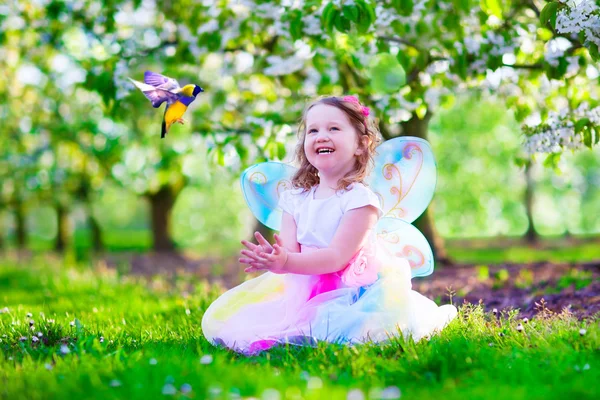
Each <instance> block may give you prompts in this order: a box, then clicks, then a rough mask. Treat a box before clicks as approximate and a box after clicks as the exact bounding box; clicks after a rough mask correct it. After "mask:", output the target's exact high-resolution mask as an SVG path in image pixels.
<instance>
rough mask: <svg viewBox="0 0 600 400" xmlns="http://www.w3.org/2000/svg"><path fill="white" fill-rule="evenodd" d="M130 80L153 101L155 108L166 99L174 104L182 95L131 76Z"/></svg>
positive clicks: (168, 102)
mask: <svg viewBox="0 0 600 400" xmlns="http://www.w3.org/2000/svg"><path fill="white" fill-rule="evenodd" d="M129 80H130V81H131V82H133V84H134V85H135V86H136V87H137V88H138V89H140V90H141V91H142V93H144V96H146V98H147V99H148V100H150V101H151V102H152V107H154V108H158V107H160V105H161V104H162V103H164V102H165V101H166V102H167V104H172V103H174V102H175V101H176V100H177V99H179V98H180V97H181V95H179V94H176V93H173V92H170V91H168V90H163V89H157V88H155V87H154V86H152V85H148V84H146V83H142V82H138V81H136V80H134V79H131V78H129Z"/></svg>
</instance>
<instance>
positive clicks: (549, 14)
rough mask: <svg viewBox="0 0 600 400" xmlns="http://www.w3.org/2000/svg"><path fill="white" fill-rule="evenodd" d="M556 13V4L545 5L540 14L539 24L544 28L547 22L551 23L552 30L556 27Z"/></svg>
mask: <svg viewBox="0 0 600 400" xmlns="http://www.w3.org/2000/svg"><path fill="white" fill-rule="evenodd" d="M557 12H558V2H554V1H553V2H551V3H548V4H546V6H544V8H543V9H542V12H541V13H540V22H541V24H542V26H546V24H547V23H548V21H551V24H552V28H553V29H554V26H555V25H556V14H557Z"/></svg>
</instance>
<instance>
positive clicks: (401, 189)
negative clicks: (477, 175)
mask: <svg viewBox="0 0 600 400" xmlns="http://www.w3.org/2000/svg"><path fill="white" fill-rule="evenodd" d="M377 152H378V154H377V156H376V157H375V168H374V170H373V173H372V174H371V176H370V177H369V181H368V186H365V185H363V184H361V183H354V184H352V185H351V186H349V187H348V188H346V190H344V191H339V192H337V193H336V194H334V195H333V196H330V197H328V198H326V199H316V198H314V192H315V189H316V187H313V188H311V189H310V190H308V191H305V190H303V189H295V188H292V186H291V177H292V176H293V174H294V172H295V169H294V168H292V167H290V166H288V165H285V164H281V163H274V162H267V163H261V164H257V165H255V166H252V167H250V168H248V169H247V170H246V171H245V172H244V174H243V175H242V178H241V180H242V188H243V191H244V195H245V197H246V201H247V203H248V205H249V207H250V209H251V210H252V211H253V213H254V215H255V216H256V217H257V218H258V219H259V220H260V221H261V222H262V223H263V224H265V225H267V226H269V227H271V228H273V229H275V230H278V229H279V226H280V223H281V218H282V210H283V211H285V212H288V213H289V214H291V215H292V216H293V217H294V221H295V222H296V225H297V240H298V243H299V244H300V250H301V252H309V251H314V250H315V249H320V248H326V247H328V246H329V244H330V242H331V240H332V239H333V236H334V234H335V232H336V230H337V227H338V226H339V223H340V222H341V219H342V217H343V215H344V214H345V213H346V212H348V211H349V210H352V209H356V208H360V207H365V206H371V207H375V208H377V209H378V211H379V216H380V219H379V221H378V223H377V225H376V226H375V230H374V232H373V235H372V236H371V237H370V238H369V240H368V241H367V243H365V244H364V245H363V247H362V248H361V249H360V250H359V251H358V252H357V254H355V255H354V257H352V259H351V260H350V261H349V263H348V264H347V265H346V267H345V268H344V269H342V270H341V271H338V272H335V273H331V274H323V275H299V274H291V273H288V274H274V273H272V272H265V273H264V274H262V275H261V276H259V277H257V278H254V279H250V280H248V281H246V282H244V283H242V284H240V285H239V286H237V287H235V288H233V289H231V290H229V291H227V292H226V293H224V294H223V295H222V296H220V297H219V298H218V299H217V300H216V301H215V302H214V303H212V304H211V305H210V307H209V308H208V309H207V310H206V313H205V314H204V317H203V320H202V330H203V332H204V335H205V337H206V338H207V339H208V340H209V341H210V342H212V343H214V344H219V345H224V346H227V347H229V348H231V349H233V350H235V351H238V352H241V353H245V354H254V353H257V352H259V351H261V350H265V349H268V348H270V347H272V346H273V345H275V344H278V343H291V344H301V345H302V344H309V345H310V344H314V343H316V342H318V341H328V342H334V343H344V344H356V343H361V342H365V341H374V342H383V341H386V340H388V339H389V338H390V337H391V336H396V335H397V334H398V330H400V331H402V332H403V334H404V335H412V337H413V339H414V340H419V339H421V338H423V337H426V336H429V335H431V334H432V333H434V332H435V331H439V330H441V329H442V328H443V327H444V326H445V325H446V324H447V323H448V322H449V321H451V320H452V319H453V318H454V317H455V316H456V313H457V310H456V308H455V307H454V306H452V305H444V306H441V307H438V306H437V305H436V304H435V303H434V302H433V301H431V300H429V299H427V298H426V297H424V296H422V295H421V294H419V293H417V292H415V291H413V290H411V278H412V277H413V276H426V275H429V274H431V272H432V271H433V255H432V252H431V248H430V246H429V244H428V242H427V240H426V239H425V238H424V236H423V235H422V234H421V232H419V230H417V229H416V228H415V227H414V226H413V225H411V224H410V222H412V221H413V220H414V219H416V218H417V217H418V216H419V215H420V214H421V213H422V212H423V211H424V210H425V208H426V207H427V205H428V204H429V202H430V201H431V198H432V196H433V191H434V189H435V181H436V171H435V160H434V158H433V154H432V152H431V149H430V147H429V144H428V143H427V142H426V141H424V140H422V139H418V138H412V137H402V138H396V139H392V140H389V141H387V142H385V143H383V144H382V145H380V146H379V147H378V148H377Z"/></svg>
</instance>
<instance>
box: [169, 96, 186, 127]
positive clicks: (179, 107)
mask: <svg viewBox="0 0 600 400" xmlns="http://www.w3.org/2000/svg"><path fill="white" fill-rule="evenodd" d="M186 110H187V106H186V105H185V104H183V103H181V102H179V101H176V102H175V103H173V104H171V105H170V106H169V108H167V111H166V112H165V122H166V124H167V130H168V129H169V128H170V127H171V125H173V123H174V122H175V121H177V120H178V119H179V118H181V117H183V114H185V111H186Z"/></svg>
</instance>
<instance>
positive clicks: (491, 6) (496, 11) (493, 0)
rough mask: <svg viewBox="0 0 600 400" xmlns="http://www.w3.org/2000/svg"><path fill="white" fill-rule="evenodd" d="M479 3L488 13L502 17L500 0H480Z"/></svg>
mask: <svg viewBox="0 0 600 400" xmlns="http://www.w3.org/2000/svg"><path fill="white" fill-rule="evenodd" d="M479 5H480V6H481V9H482V10H483V11H484V12H485V13H486V14H487V15H495V16H496V17H498V18H502V7H500V2H499V1H498V0H480V2H479Z"/></svg>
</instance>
